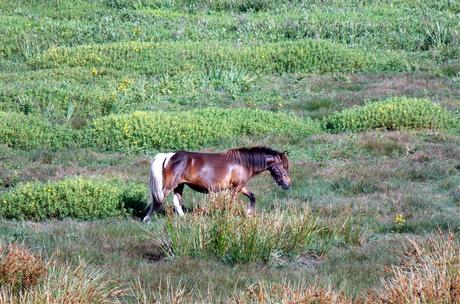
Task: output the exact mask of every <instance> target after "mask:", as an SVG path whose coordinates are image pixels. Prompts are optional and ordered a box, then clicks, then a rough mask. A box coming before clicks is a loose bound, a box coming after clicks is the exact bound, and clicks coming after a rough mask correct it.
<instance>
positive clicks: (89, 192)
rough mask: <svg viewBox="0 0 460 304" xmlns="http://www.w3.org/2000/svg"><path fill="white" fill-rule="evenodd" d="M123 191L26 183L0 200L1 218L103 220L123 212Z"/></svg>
mask: <svg viewBox="0 0 460 304" xmlns="http://www.w3.org/2000/svg"><path fill="white" fill-rule="evenodd" d="M122 205H123V203H122V195H121V191H120V190H119V189H118V188H117V187H115V186H113V185H112V184H110V183H107V182H102V181H96V180H87V179H80V178H79V179H65V180H61V181H54V182H47V183H39V182H33V183H27V184H22V185H19V186H17V187H16V188H14V189H13V190H12V191H10V192H7V193H5V194H3V195H2V196H1V197H0V216H1V217H4V218H13V219H27V220H46V219H52V218H55V219H62V218H66V217H71V218H77V219H91V218H104V217H110V216H117V215H121V214H123V213H124V211H123V210H124V208H123V206H122Z"/></svg>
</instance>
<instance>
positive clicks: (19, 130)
mask: <svg viewBox="0 0 460 304" xmlns="http://www.w3.org/2000/svg"><path fill="white" fill-rule="evenodd" d="M50 129H51V126H50V125H49V124H48V123H46V122H45V121H44V120H43V119H40V118H38V117H35V116H26V115H22V114H19V113H10V112H8V113H7V112H0V142H1V143H2V144H5V145H7V146H8V147H12V148H19V149H30V148H36V147H39V146H40V145H42V144H43V143H44V142H45V141H46V140H47V136H48V134H49V133H50Z"/></svg>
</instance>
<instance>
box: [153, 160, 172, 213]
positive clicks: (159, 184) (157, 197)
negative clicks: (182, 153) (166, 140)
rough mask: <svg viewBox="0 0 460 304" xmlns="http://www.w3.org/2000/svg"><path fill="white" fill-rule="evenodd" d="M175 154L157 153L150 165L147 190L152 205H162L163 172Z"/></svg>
mask: <svg viewBox="0 0 460 304" xmlns="http://www.w3.org/2000/svg"><path fill="white" fill-rule="evenodd" d="M174 154H175V153H158V154H157V155H155V157H154V158H153V160H152V161H151V163H150V181H149V188H150V194H151V196H152V200H153V201H152V203H153V205H158V204H162V203H163V199H164V195H163V179H164V176H163V171H164V168H165V167H166V165H167V164H168V162H169V160H170V159H171V157H172V156H173V155H174Z"/></svg>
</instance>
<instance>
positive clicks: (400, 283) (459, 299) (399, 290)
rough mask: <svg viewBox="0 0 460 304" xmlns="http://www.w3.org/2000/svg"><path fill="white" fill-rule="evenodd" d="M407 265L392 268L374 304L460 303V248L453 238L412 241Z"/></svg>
mask: <svg viewBox="0 0 460 304" xmlns="http://www.w3.org/2000/svg"><path fill="white" fill-rule="evenodd" d="M409 244H410V250H408V253H407V257H408V259H407V261H403V263H402V264H401V265H398V266H393V267H392V269H391V271H390V274H391V276H390V277H389V278H385V279H382V288H381V289H379V290H376V291H375V292H374V293H372V297H371V302H372V303H394V304H396V303H397V304H400V303H407V304H409V303H410V304H414V303H416V304H418V303H420V304H421V303H460V248H459V246H458V244H456V241H455V237H454V235H453V234H449V235H447V236H440V237H438V238H433V237H432V238H430V239H429V240H428V244H423V243H421V242H420V241H417V240H415V239H413V238H411V239H409Z"/></svg>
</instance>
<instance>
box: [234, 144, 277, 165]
mask: <svg viewBox="0 0 460 304" xmlns="http://www.w3.org/2000/svg"><path fill="white" fill-rule="evenodd" d="M280 154H282V153H281V152H278V151H276V150H273V149H271V148H268V147H263V146H258V147H251V148H236V149H230V150H227V152H225V156H226V157H227V158H229V159H231V160H234V161H237V162H239V163H240V164H242V165H244V166H246V167H248V168H252V169H255V170H264V169H266V168H267V160H266V156H267V155H271V156H276V155H280Z"/></svg>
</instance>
